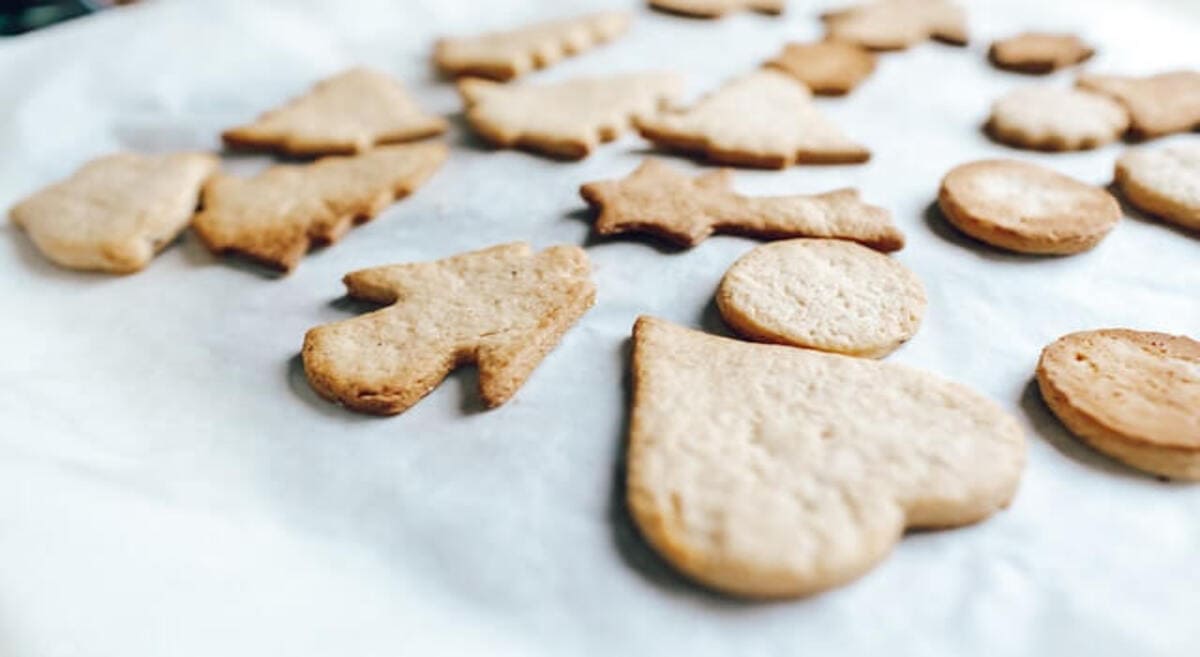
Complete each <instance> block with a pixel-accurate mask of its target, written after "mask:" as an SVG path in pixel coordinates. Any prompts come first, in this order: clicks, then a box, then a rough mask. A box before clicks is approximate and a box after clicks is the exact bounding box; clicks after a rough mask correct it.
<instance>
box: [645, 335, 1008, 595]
mask: <svg viewBox="0 0 1200 657" xmlns="http://www.w3.org/2000/svg"><path fill="white" fill-rule="evenodd" d="M633 381H634V383H633V386H634V390H633V402H632V403H633V410H632V416H631V420H630V429H629V454H628V475H627V476H628V479H627V495H628V497H627V499H628V505H629V509H630V512H631V513H632V516H633V519H634V521H635V522H636V523H637V525H638V527H639V528H640V529H641V531H642V533H643V535H644V536H645V537H646V539H647V540H648V541H649V542H650V544H651V545H652V546H653V547H654V548H655V549H656V550H657V551H658V552H659V553H660V554H661V555H662V556H663V557H664V558H666V559H667V561H669V562H670V563H671V564H673V565H674V566H675V567H676V568H678V569H679V570H681V571H682V572H684V573H686V574H687V575H689V576H691V577H693V578H695V579H696V580H698V581H700V582H702V583H704V584H706V585H708V586H711V587H713V588H716V589H720V590H722V591H725V592H728V593H732V594H736V595H742V596H749V597H787V596H797V595H805V594H810V593H814V592H817V591H821V590H824V589H828V588H831V587H834V586H838V585H841V584H845V583H846V582H849V581H850V580H853V579H855V578H857V577H859V576H861V575H862V574H864V573H865V572H866V571H868V570H870V569H871V568H872V567H874V566H875V565H876V564H878V563H879V562H880V561H882V560H883V559H884V558H885V557H886V556H887V554H888V553H889V552H890V551H891V550H892V548H893V547H894V546H895V544H896V543H897V541H899V540H900V537H901V536H902V535H903V533H904V531H905V529H906V528H941V527H954V526H958V525H964V524H969V523H973V522H977V521H979V520H982V519H984V518H986V517H988V516H989V515H991V514H992V513H994V512H996V511H997V510H999V509H1001V508H1003V507H1005V506H1007V505H1008V503H1009V502H1010V501H1011V500H1012V498H1013V495H1014V493H1015V492H1016V488H1017V484H1018V481H1019V480H1020V476H1021V470H1022V468H1023V465H1024V457H1025V438H1024V435H1023V434H1022V431H1021V427H1020V425H1018V424H1017V422H1016V420H1015V419H1013V418H1012V417H1011V416H1010V415H1008V414H1007V413H1005V412H1004V411H1002V410H1001V409H1000V408H999V407H998V406H997V405H996V404H994V403H993V402H991V401H990V400H988V399H986V398H985V397H983V396H981V395H980V394H978V393H976V392H975V391H973V390H970V389H969V388H966V387H965V386H962V385H958V384H955V383H951V382H948V381H945V380H943V379H941V378H940V377H937V376H934V375H932V374H929V373H926V372H922V371H919V370H915V369H911V368H908V367H903V366H901V365H896V364H894V363H887V362H880V361H875V360H867V359H861V358H854V357H850V356H840V355H835V354H827V353H823V352H818V351H809V350H806V349H797V348H794V347H783V346H774V345H762V344H751V343H745V342H739V341H737V340H731V339H728V338H720V337H716V336H712V335H706V334H704V333H699V332H697V331H691V330H688V329H685V328H681V327H678V326H675V325H672V324H669V323H667V322H664V321H662V320H657V319H651V318H646V317H643V318H641V319H639V320H638V322H637V325H636V326H635V327H634V332H633Z"/></svg>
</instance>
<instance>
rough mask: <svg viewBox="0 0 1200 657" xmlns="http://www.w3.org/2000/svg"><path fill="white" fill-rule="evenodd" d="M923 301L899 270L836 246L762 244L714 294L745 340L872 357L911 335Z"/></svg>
mask: <svg viewBox="0 0 1200 657" xmlns="http://www.w3.org/2000/svg"><path fill="white" fill-rule="evenodd" d="M925 303H926V301H925V289H924V287H922V285H921V281H920V279H918V278H917V276H916V274H914V273H912V272H911V271H909V270H908V269H907V268H906V267H904V265H901V264H900V263H899V262H896V261H895V260H892V259H891V258H889V257H887V256H885V255H882V254H879V253H876V252H875V251H872V250H871V249H868V248H866V247H864V246H860V245H858V244H854V243H852V242H845V241H840V240H823V239H795V240H786V241H783V242H774V243H771V244H764V245H762V246H760V247H758V248H756V249H754V250H753V251H750V252H749V253H747V254H746V255H744V256H742V257H741V258H740V259H739V260H738V261H737V262H735V263H733V266H732V267H730V268H729V271H728V272H726V273H725V278H723V279H722V280H721V286H720V287H719V288H718V289H717V307H718V308H720V310H721V316H722V317H724V318H725V321H726V322H728V323H729V325H730V326H731V327H733V329H734V330H735V331H737V332H738V333H739V334H741V335H743V336H745V337H747V338H750V339H752V340H758V341H760V342H775V343H779V344H788V345H793V346H797V347H807V348H810V349H820V350H821V351H832V352H836V353H842V354H847V355H851V356H866V357H871V358H878V357H881V356H884V355H887V354H888V353H891V352H892V351H893V350H895V349H896V347H899V346H900V345H901V344H903V343H904V342H905V341H907V340H908V339H909V338H911V337H912V336H913V334H914V333H916V332H917V327H918V326H920V324H921V318H922V316H924V314H925Z"/></svg>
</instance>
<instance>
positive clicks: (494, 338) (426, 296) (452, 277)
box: [301, 243, 595, 415]
mask: <svg viewBox="0 0 1200 657" xmlns="http://www.w3.org/2000/svg"><path fill="white" fill-rule="evenodd" d="M344 282H345V284H346V290H347V293H348V294H349V295H350V296H351V297H355V298H358V299H364V300H367V301H373V302H376V303H381V304H391V305H389V306H387V307H386V308H383V309H380V310H377V311H375V312H372V313H368V314H366V315H363V316H361V317H356V318H353V319H348V320H344V321H341V322H336V323H334V324H326V325H324V326H319V327H317V328H314V329H312V330H310V331H309V332H308V334H307V335H305V336H304V348H303V350H302V352H301V354H302V356H303V360H304V370H305V372H306V373H307V374H308V380H309V382H310V383H311V384H312V386H313V389H315V390H316V391H317V392H318V393H320V394H321V396H323V397H325V398H327V399H329V400H332V401H336V402H340V403H341V404H343V405H345V406H346V407H347V408H351V409H354V410H356V411H361V412H364V413H374V414H380V415H391V414H395V413H400V412H402V411H404V410H405V409H407V408H408V407H410V406H412V405H413V404H415V403H416V402H417V401H418V400H420V399H421V398H422V397H424V396H425V395H426V394H428V393H429V392H430V391H431V390H433V389H434V388H435V387H437V385H438V384H439V383H441V381H442V379H444V378H445V377H446V375H447V374H449V373H450V372H451V371H452V370H454V369H455V368H456V367H458V366H460V365H464V364H467V363H474V364H476V365H477V366H478V368H479V389H480V394H481V396H482V398H483V402H484V404H486V405H487V406H488V407H489V408H491V407H495V406H498V405H500V404H503V403H504V402H506V401H508V399H509V398H511V397H512V396H513V393H515V392H516V391H517V389H518V388H520V387H521V385H522V384H524V383H525V380H526V379H528V378H529V376H530V374H531V373H532V372H533V370H534V368H536V367H537V366H538V364H539V363H541V361H542V359H543V358H545V356H546V354H547V353H549V352H550V350H551V349H553V348H554V347H555V345H557V344H558V342H559V340H560V339H561V338H562V335H563V334H564V333H566V331H567V329H569V328H570V327H571V326H572V325H573V324H575V322H576V321H577V320H578V319H579V318H580V317H581V316H582V315H583V314H584V313H585V312H586V311H587V309H588V308H590V307H591V306H592V303H593V302H594V300H595V288H594V287H593V285H592V282H591V279H590V278H589V272H588V260H587V255H586V254H585V253H584V251H583V250H582V249H580V248H578V247H574V246H556V247H551V248H548V249H546V250H544V251H542V252H540V253H534V252H533V251H532V250H531V249H530V247H529V245H528V244H524V243H513V244H504V245H500V246H495V247H492V248H488V249H483V250H481V251H473V252H470V253H464V254H461V255H457V256H452V257H450V258H445V259H442V260H436V261H433V262H422V263H413V264H402V265H391V266H387V267H376V268H373V269H365V270H362V271H357V272H353V273H351V274H347V275H346V277H345V279H344Z"/></svg>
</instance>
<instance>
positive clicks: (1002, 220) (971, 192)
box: [938, 160, 1121, 255]
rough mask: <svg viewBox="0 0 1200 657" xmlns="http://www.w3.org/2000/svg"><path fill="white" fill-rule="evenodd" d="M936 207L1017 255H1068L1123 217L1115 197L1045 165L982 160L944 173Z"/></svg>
mask: <svg viewBox="0 0 1200 657" xmlns="http://www.w3.org/2000/svg"><path fill="white" fill-rule="evenodd" d="M938 205H939V206H940V207H941V209H942V213H943V214H945V215H946V219H947V220H949V222H950V223H951V224H953V225H954V226H955V227H956V228H958V229H959V230H961V231H962V232H964V233H966V234H967V235H970V236H971V237H974V238H975V239H977V240H980V241H981V242H987V243H988V244H991V245H992V246H997V247H1000V248H1002V249H1008V250H1010V251H1017V252H1019V253H1034V254H1047V255H1067V254H1071V253H1079V252H1081V251H1086V250H1088V249H1090V248H1092V247H1094V246H1096V244H1098V243H1099V242H1100V240H1102V239H1104V236H1105V235H1107V234H1108V232H1109V231H1111V230H1112V229H1113V226H1115V225H1116V224H1117V220H1118V219H1120V218H1121V206H1120V205H1119V204H1118V203H1117V200H1116V199H1114V198H1113V197H1112V195H1111V194H1109V193H1108V192H1106V191H1104V190H1103V189H1100V188H1099V187H1093V186H1091V185H1086V184H1084V183H1081V182H1079V181H1078V180H1075V179H1074V178H1070V177H1068V176H1064V175H1063V174H1061V173H1058V172H1056V171H1052V170H1050V169H1047V168H1045V167H1040V166H1038V165H1036V164H1030V163H1028V162H1019V161H1016V160H980V161H978V162H970V163H968V164H962V165H959V166H957V167H955V168H954V169H952V170H951V171H950V173H948V174H946V177H945V178H943V179H942V186H941V189H940V190H939V191H938Z"/></svg>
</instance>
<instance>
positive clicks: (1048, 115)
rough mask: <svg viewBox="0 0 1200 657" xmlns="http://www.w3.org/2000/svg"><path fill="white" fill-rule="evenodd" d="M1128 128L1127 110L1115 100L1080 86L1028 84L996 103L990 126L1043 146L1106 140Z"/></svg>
mask: <svg viewBox="0 0 1200 657" xmlns="http://www.w3.org/2000/svg"><path fill="white" fill-rule="evenodd" d="M1128 128H1129V113H1128V112H1127V111H1126V110H1125V108H1124V107H1122V106H1121V104H1120V103H1118V102H1117V101H1115V100H1112V99H1111V98H1108V97H1106V96H1102V95H1100V94H1096V93H1091V92H1088V91H1083V90H1080V89H1058V88H1055V87H1044V86H1037V87H1025V88H1023V89H1016V90H1014V91H1011V92H1009V93H1008V94H1007V95H1005V96H1003V97H1002V98H1000V100H997V101H996V102H995V103H994V104H993V105H992V116H991V118H990V119H989V120H988V124H987V129H988V132H989V133H990V134H991V135H992V137H993V138H995V139H996V140H997V141H1001V142H1004V143H1005V144H1008V145H1010V146H1016V147H1017V148H1028V149H1033V150H1040V151H1076V150H1085V149H1089V148H1096V147H1097V146H1103V145H1104V144H1107V143H1109V142H1112V141H1114V140H1116V139H1117V138H1118V137H1120V136H1121V135H1122V134H1124V132H1125V130H1127V129H1128Z"/></svg>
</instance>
